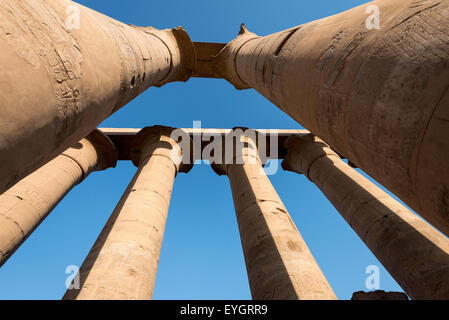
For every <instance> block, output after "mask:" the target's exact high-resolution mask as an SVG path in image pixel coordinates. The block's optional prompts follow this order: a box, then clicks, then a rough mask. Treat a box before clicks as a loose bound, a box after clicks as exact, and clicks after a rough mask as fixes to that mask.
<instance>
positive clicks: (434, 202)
mask: <svg viewBox="0 0 449 320" xmlns="http://www.w3.org/2000/svg"><path fill="white" fill-rule="evenodd" d="M448 19H449V1H420V0H395V1H391V0H377V1H373V2H370V3H366V4H363V5H361V6H358V7H356V8H353V9H350V10H348V11H345V12H342V13H340V14H337V15H333V16H330V17H326V18H323V19H320V20H316V21H312V22H309V23H306V24H303V25H300V26H297V27H294V28H291V29H288V30H284V31H280V32H277V33H274V34H271V35H267V36H264V37H259V36H257V35H255V34H254V33H251V32H249V31H247V30H246V29H245V28H243V29H242V30H241V33H240V34H239V36H238V37H237V38H236V39H234V40H233V41H231V42H230V43H229V44H228V45H227V46H226V47H225V48H224V49H223V50H222V52H221V53H220V54H219V55H218V57H217V63H218V66H216V67H215V68H214V69H213V70H222V74H223V76H224V77H225V78H226V79H228V80H229V81H231V82H232V83H233V84H234V85H235V86H236V87H237V88H249V87H251V88H254V89H255V90H257V91H258V92H259V93H261V94H262V95H264V96H265V97H266V98H267V99H269V100H270V101H272V102H273V103H274V104H275V105H276V106H278V107H279V108H280V109H282V110H283V111H285V112H286V113H287V114H288V115H290V116H291V117H292V118H293V119H295V120H296V121H298V123H300V124H301V125H302V126H304V127H305V128H306V129H308V130H309V131H311V132H313V133H314V134H316V135H317V136H319V137H320V138H322V139H323V140H324V141H326V142H327V143H328V144H329V145H330V146H331V147H332V149H334V150H335V151H337V152H338V153H339V154H341V155H343V156H344V157H345V158H347V159H349V160H350V161H351V162H352V163H354V164H355V165H357V167H359V168H361V169H363V170H364V171H365V172H366V173H368V174H369V175H370V176H371V177H373V178H374V179H376V180H377V181H379V182H380V183H381V184H382V185H384V186H385V187H386V188H388V189H389V190H391V191H392V192H393V193H394V194H396V195H397V196H398V197H399V198H400V199H401V200H402V201H404V202H405V203H406V204H407V205H408V206H410V207H411V208H412V209H413V210H415V211H416V212H419V214H421V215H422V216H423V217H424V218H425V219H426V220H427V221H429V223H431V224H433V225H434V226H435V227H436V228H438V229H439V230H440V231H442V232H443V233H445V234H446V235H447V236H449V167H448V161H447V159H449V139H448V138H447V137H448V136H449V125H448V124H449V112H448V110H449V108H448V105H449V90H448V86H449V72H447V68H448V67H447V66H448V65H449V54H448V52H449V25H448V24H447V23H446V22H447V21H448Z"/></svg>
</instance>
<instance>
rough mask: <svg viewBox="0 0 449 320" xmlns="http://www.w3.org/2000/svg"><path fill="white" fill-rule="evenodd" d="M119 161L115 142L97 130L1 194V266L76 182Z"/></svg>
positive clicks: (113, 165)
mask: <svg viewBox="0 0 449 320" xmlns="http://www.w3.org/2000/svg"><path fill="white" fill-rule="evenodd" d="M116 162H117V153H116V151H115V148H114V145H113V144H112V142H111V141H110V140H109V138H108V137H107V136H105V135H104V134H103V133H101V132H100V131H99V130H95V131H93V132H92V133H90V134H89V135H88V136H87V137H86V138H84V139H82V140H81V141H79V142H78V143H77V144H76V145H74V146H72V147H71V148H69V149H67V150H66V151H64V152H63V153H62V154H60V155H59V156H57V157H56V158H54V159H53V160H51V161H50V162H48V163H47V164H46V165H44V166H42V167H41V168H39V169H38V170H36V171H35V172H33V173H31V174H30V175H28V176H27V177H25V178H23V179H22V180H20V181H19V182H17V183H16V184H15V185H14V186H13V187H11V188H10V189H9V190H7V191H6V192H5V193H3V194H2V195H0V266H1V265H3V264H4V263H5V262H6V261H7V259H9V258H10V257H11V255H12V254H13V253H14V251H15V250H16V249H17V248H19V246H20V245H21V244H22V243H23V242H24V241H25V240H26V238H27V237H28V236H29V235H31V233H32V232H33V231H34V229H36V228H37V227H38V226H39V224H40V223H41V222H42V221H43V220H44V219H45V218H46V217H47V215H48V214H49V213H50V212H51V211H52V210H53V208H54V207H55V206H56V205H57V204H58V203H59V202H60V201H61V200H62V199H63V198H64V196H65V195H66V194H67V193H68V192H69V191H70V190H71V189H72V188H73V187H74V186H75V185H77V184H79V183H80V182H81V181H83V180H84V179H85V178H86V177H87V176H88V175H89V174H90V173H91V172H93V171H99V170H105V169H107V168H110V167H115V164H116Z"/></svg>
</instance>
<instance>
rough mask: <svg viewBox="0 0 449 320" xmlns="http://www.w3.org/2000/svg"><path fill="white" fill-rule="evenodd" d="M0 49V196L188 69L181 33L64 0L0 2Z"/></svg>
mask: <svg viewBox="0 0 449 320" xmlns="http://www.w3.org/2000/svg"><path fill="white" fill-rule="evenodd" d="M77 13H79V25H77V19H76V15H77ZM0 48H1V50H0V69H1V75H0V97H1V99H0V154H1V157H0V192H3V191H5V190H6V189H8V188H9V187H11V186H12V185H13V184H14V183H16V182H17V181H18V180H20V179H21V178H23V177H25V176H26V175H27V174H29V173H31V172H33V171H34V170H35V169H37V168H39V167H40V166H42V165H43V164H45V163H46V162H48V161H49V160H51V159H52V158H54V157H56V156H57V155H58V154H60V153H61V152H62V151H64V150H65V149H67V148H68V147H70V146H71V145H73V144H74V143H76V142H77V141H79V140H80V139H81V138H83V137H85V136H86V135H87V134H89V133H90V132H91V131H92V130H93V129H95V128H96V127H97V126H98V125H99V124H100V123H101V122H102V121H103V120H104V119H106V118H107V117H108V116H110V115H111V114H112V113H113V112H115V111H117V110H118V109H119V108H121V107H122V106H123V105H125V104H126V103H127V102H129V101H130V100H132V99H133V98H134V97H135V96H137V95H138V94H140V93H141V92H143V91H144V90H145V89H147V88H148V87H150V86H162V85H164V84H166V83H168V82H171V81H186V80H187V79H188V78H189V77H190V74H191V73H192V71H193V66H194V64H195V51H194V47H193V44H192V42H191V41H190V38H189V37H188V35H187V33H186V32H185V31H184V29H183V28H181V27H178V28H175V29H167V30H157V29H154V28H152V27H136V26H132V25H126V24H123V23H121V22H119V21H116V20H114V19H111V18H109V17H107V16H104V15H102V14H100V13H98V12H95V11H93V10H91V9H88V8H86V7H83V6H81V5H78V4H76V3H74V2H72V1H68V0H52V1H41V0H1V1H0Z"/></svg>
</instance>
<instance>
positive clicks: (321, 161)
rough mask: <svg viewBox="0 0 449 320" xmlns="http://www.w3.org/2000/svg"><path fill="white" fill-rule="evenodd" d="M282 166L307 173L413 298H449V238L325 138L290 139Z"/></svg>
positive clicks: (306, 136) (311, 136)
mask: <svg viewBox="0 0 449 320" xmlns="http://www.w3.org/2000/svg"><path fill="white" fill-rule="evenodd" d="M286 147H287V148H288V154H287V157H286V158H285V160H284V162H283V164H282V166H283V167H284V169H286V170H290V171H294V172H298V173H304V174H305V175H306V176H307V177H308V178H309V179H310V180H311V181H312V182H314V183H315V184H316V185H317V186H318V187H319V188H320V189H321V191H322V192H323V193H324V195H325V196H326V197H327V198H328V199H329V201H330V202H331V203H332V204H333V205H334V207H335V208H336V209H337V210H338V211H339V212H340V214H341V215H342V216H343V218H344V219H345V220H346V221H347V222H348V223H349V225H350V226H351V227H352V228H353V229H354V231H355V232H356V233H357V234H358V235H359V237H360V238H361V239H362V241H363V242H364V243H365V244H366V245H367V247H368V248H369V249H370V250H371V251H372V252H373V254H374V255H375V256H376V257H377V258H378V259H379V261H380V262H381V263H382V264H383V265H384V267H385V268H386V269H387V270H388V272H389V273H390V274H391V275H392V276H393V278H394V279H395V280H396V281H397V282H398V284H399V285H400V286H401V287H402V288H403V289H404V291H405V292H406V293H407V295H408V296H410V297H411V298H412V299H449V239H448V238H446V237H445V236H443V235H442V234H441V233H439V232H438V231H437V230H435V229H433V228H432V226H430V225H429V224H428V223H426V222H425V221H424V220H422V219H421V218H420V217H418V216H417V215H415V214H414V213H412V212H411V211H410V210H408V209H407V208H405V207H404V206H403V205H401V204H400V203H399V202H398V201H396V200H394V199H393V198H392V197H391V196H389V195H388V194H387V193H385V192H384V191H382V190H381V189H380V188H378V187H377V186H376V185H375V184H374V183H372V182H371V181H369V180H368V179H367V178H365V177H364V176H363V175H361V174H360V173H358V172H357V171H356V170H355V169H353V168H351V167H350V166H349V165H347V164H346V163H345V162H344V161H342V160H341V159H340V157H339V156H338V155H337V154H336V153H335V152H334V151H332V150H331V149H330V148H329V146H328V145H327V144H326V143H324V142H323V141H322V140H320V139H319V138H317V137H315V136H313V135H311V134H308V135H304V136H292V137H291V138H289V140H287V142H286Z"/></svg>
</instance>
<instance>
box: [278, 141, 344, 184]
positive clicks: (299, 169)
mask: <svg viewBox="0 0 449 320" xmlns="http://www.w3.org/2000/svg"><path fill="white" fill-rule="evenodd" d="M284 147H285V148H286V149H287V156H286V157H285V159H284V161H282V165H281V166H282V168H283V169H284V170H287V171H293V172H296V173H301V174H305V175H306V176H308V173H309V170H310V167H311V166H312V165H313V163H314V162H315V161H316V160H317V159H319V158H322V157H326V156H334V157H338V158H339V159H340V156H339V155H338V154H337V153H336V152H335V151H333V150H332V149H331V148H330V146H329V145H328V144H327V143H326V142H324V141H323V140H321V139H320V138H318V137H317V136H315V135H313V134H311V133H308V134H305V135H292V136H291V137H289V138H288V139H287V141H285V143H284Z"/></svg>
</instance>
